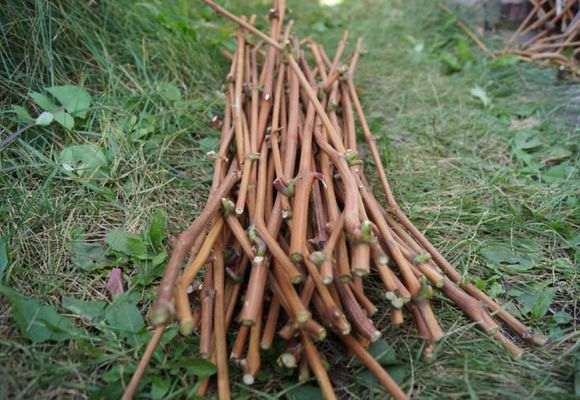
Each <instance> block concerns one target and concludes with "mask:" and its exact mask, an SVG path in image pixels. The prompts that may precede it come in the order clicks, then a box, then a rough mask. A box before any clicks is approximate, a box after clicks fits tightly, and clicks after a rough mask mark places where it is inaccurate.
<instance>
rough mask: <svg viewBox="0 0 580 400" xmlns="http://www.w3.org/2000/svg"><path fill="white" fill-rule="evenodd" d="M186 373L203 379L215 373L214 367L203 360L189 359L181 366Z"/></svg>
mask: <svg viewBox="0 0 580 400" xmlns="http://www.w3.org/2000/svg"><path fill="white" fill-rule="evenodd" d="M181 365H182V366H184V367H185V368H186V369H187V371H188V372H189V373H191V374H193V375H195V376H200V377H205V376H211V375H213V374H215V373H216V367H215V365H214V364H212V363H211V362H209V361H207V360H204V359H203V358H191V359H188V360H186V361H185V362H184V363H182V364H181Z"/></svg>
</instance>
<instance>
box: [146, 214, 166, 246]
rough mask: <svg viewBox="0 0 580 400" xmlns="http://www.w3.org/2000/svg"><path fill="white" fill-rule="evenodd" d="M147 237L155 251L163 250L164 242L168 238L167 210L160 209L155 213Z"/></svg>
mask: <svg viewBox="0 0 580 400" xmlns="http://www.w3.org/2000/svg"><path fill="white" fill-rule="evenodd" d="M147 235H148V236H149V241H150V242H151V244H152V245H153V248H154V249H155V250H157V251H161V250H163V240H165V238H166V237H167V213H166V212H165V210H163V209H161V208H159V209H157V210H155V211H154V212H153V214H152V215H151V220H150V221H149V229H148V230H147Z"/></svg>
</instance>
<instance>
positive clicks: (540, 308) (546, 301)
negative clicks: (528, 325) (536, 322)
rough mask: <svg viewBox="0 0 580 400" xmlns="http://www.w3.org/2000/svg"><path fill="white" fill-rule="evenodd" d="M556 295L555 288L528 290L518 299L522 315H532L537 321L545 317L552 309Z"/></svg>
mask: <svg viewBox="0 0 580 400" xmlns="http://www.w3.org/2000/svg"><path fill="white" fill-rule="evenodd" d="M555 294H556V290H555V289H553V288H545V287H537V288H526V290H525V291H524V292H523V293H522V294H521V295H520V296H518V298H517V300H518V303H520V305H521V311H522V314H526V315H527V314H530V315H531V316H532V317H533V318H535V319H538V318H541V317H543V316H544V315H545V314H546V312H547V311H548V309H549V308H550V305H551V304H552V301H553V300H554V295H555Z"/></svg>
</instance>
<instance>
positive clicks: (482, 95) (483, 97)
mask: <svg viewBox="0 0 580 400" xmlns="http://www.w3.org/2000/svg"><path fill="white" fill-rule="evenodd" d="M469 93H470V94H471V95H472V96H473V97H475V98H477V99H479V100H480V101H481V103H482V104H483V106H484V107H489V106H490V105H491V99H490V98H489V96H488V95H487V92H486V91H485V89H483V88H481V87H479V86H476V87H474V88H472V89H471V90H470V91H469Z"/></svg>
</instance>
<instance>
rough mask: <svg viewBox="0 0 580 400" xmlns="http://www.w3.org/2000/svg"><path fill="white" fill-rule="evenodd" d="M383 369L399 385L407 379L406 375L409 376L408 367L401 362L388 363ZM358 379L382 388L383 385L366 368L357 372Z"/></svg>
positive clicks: (371, 385)
mask: <svg viewBox="0 0 580 400" xmlns="http://www.w3.org/2000/svg"><path fill="white" fill-rule="evenodd" d="M385 369H386V371H387V372H388V373H389V375H390V376H391V378H393V380H394V381H395V382H397V383H398V384H399V385H401V384H402V383H403V382H404V381H405V379H407V376H409V368H408V367H407V366H405V365H402V364H395V365H390V366H388V367H386V368H385ZM358 379H359V381H361V382H362V383H363V384H365V385H368V386H370V387H376V388H380V389H381V390H384V389H383V386H382V385H381V384H380V383H379V382H378V381H377V378H375V376H374V375H373V374H372V372H370V371H368V370H363V371H362V372H361V373H360V374H358Z"/></svg>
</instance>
